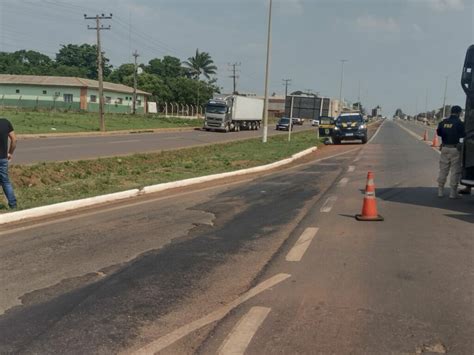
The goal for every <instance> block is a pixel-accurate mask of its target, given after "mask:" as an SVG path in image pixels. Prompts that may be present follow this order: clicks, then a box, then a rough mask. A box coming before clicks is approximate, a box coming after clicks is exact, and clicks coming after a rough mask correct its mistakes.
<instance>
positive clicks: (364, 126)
mask: <svg viewBox="0 0 474 355" xmlns="http://www.w3.org/2000/svg"><path fill="white" fill-rule="evenodd" d="M366 128H367V126H366V125H365V124H361V125H360V126H359V129H366Z"/></svg>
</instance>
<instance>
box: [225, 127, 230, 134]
mask: <svg viewBox="0 0 474 355" xmlns="http://www.w3.org/2000/svg"><path fill="white" fill-rule="evenodd" d="M229 132H230V126H229V125H226V126H225V133H229Z"/></svg>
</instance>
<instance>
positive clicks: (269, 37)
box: [262, 0, 273, 143]
mask: <svg viewBox="0 0 474 355" xmlns="http://www.w3.org/2000/svg"><path fill="white" fill-rule="evenodd" d="M272 5H273V1H272V0H270V1H269V7H268V33H267V62H266V65H265V101H264V102H263V138H262V142H263V143H267V136H268V77H269V74H270V48H271V41H272Z"/></svg>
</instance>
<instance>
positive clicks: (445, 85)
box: [441, 75, 448, 119]
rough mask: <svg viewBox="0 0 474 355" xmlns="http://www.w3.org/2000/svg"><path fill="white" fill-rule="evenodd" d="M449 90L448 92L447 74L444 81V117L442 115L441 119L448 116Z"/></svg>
mask: <svg viewBox="0 0 474 355" xmlns="http://www.w3.org/2000/svg"><path fill="white" fill-rule="evenodd" d="M447 92H448V76H447V75H446V77H445V82H444V97H443V117H441V119H444V118H445V117H446V93H447Z"/></svg>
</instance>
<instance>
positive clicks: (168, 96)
mask: <svg viewBox="0 0 474 355" xmlns="http://www.w3.org/2000/svg"><path fill="white" fill-rule="evenodd" d="M139 67H140V68H141V69H142V72H141V74H139V75H138V81H137V87H138V88H139V89H140V90H143V91H147V92H150V93H151V94H152V95H153V96H154V100H157V101H158V102H161V103H163V102H176V103H180V104H193V105H195V104H199V105H203V104H204V103H205V102H206V101H207V100H209V99H210V98H211V97H212V96H213V94H214V93H216V92H218V91H219V88H218V87H217V85H216V79H215V78H214V77H213V75H215V74H216V71H217V67H216V66H215V65H214V61H213V60H212V58H211V56H210V54H209V53H207V52H200V51H199V50H196V52H195V54H194V55H193V56H191V57H189V58H188V59H187V60H186V61H184V62H182V61H181V60H180V59H179V58H177V57H173V56H164V57H163V58H154V59H151V60H150V61H149V62H148V64H140V65H139ZM134 68H135V66H134V64H133V63H125V64H122V65H120V66H118V67H116V68H114V67H113V66H112V65H111V64H110V60H109V59H108V58H107V57H106V56H103V73H104V80H106V81H110V82H113V83H118V84H124V85H128V86H133V74H134ZM0 73H2V74H16V75H50V76H75V77H81V78H88V79H94V80H97V47H96V46H95V45H90V44H80V45H78V44H67V45H62V46H61V48H60V49H59V51H58V53H56V56H55V58H54V59H52V58H50V57H49V56H47V55H45V54H42V53H40V52H37V51H32V50H19V51H16V52H10V53H9V52H0Z"/></svg>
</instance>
